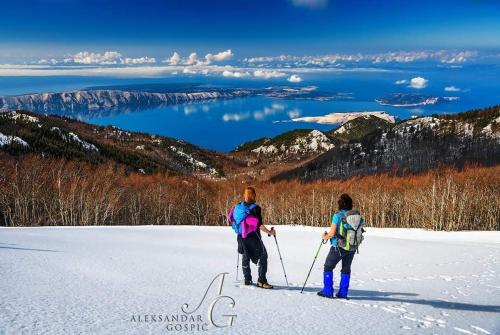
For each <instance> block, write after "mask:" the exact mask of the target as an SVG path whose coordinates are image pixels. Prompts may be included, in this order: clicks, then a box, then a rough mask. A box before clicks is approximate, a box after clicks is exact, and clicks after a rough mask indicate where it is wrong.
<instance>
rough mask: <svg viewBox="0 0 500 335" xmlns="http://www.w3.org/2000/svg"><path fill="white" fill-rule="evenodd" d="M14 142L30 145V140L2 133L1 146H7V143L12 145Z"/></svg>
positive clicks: (0, 137) (24, 145)
mask: <svg viewBox="0 0 500 335" xmlns="http://www.w3.org/2000/svg"><path fill="white" fill-rule="evenodd" d="M12 143H17V144H19V145H22V146H23V147H28V146H29V145H28V142H26V141H25V140H23V139H22V138H20V137H17V136H12V135H4V134H2V133H0V147H3V146H6V145H11V144H12Z"/></svg>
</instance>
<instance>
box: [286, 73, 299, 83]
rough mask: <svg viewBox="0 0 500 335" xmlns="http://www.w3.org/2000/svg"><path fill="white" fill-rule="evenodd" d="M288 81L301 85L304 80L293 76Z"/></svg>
mask: <svg viewBox="0 0 500 335" xmlns="http://www.w3.org/2000/svg"><path fill="white" fill-rule="evenodd" d="M287 80H288V81H289V82H291V83H300V82H301V81H302V78H301V77H300V76H298V75H296V74H292V75H291V76H290V77H288V79H287Z"/></svg>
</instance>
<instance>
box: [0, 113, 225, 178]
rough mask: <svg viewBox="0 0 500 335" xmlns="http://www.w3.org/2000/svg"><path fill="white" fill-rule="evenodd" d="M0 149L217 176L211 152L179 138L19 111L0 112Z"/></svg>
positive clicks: (138, 168) (137, 168)
mask: <svg viewBox="0 0 500 335" xmlns="http://www.w3.org/2000/svg"><path fill="white" fill-rule="evenodd" d="M0 150H2V151H6V152H8V153H10V154H13V155H15V156H20V155H23V154H35V155H39V156H42V157H64V158H65V159H67V160H84V161H91V162H94V163H97V162H106V161H114V162H116V163H118V164H122V165H123V166H125V167H127V168H131V169H133V170H134V171H136V172H141V173H154V172H173V173H174V174H181V175H193V174H194V175H200V176H206V177H210V178H217V177H221V176H223V170H222V168H221V167H220V165H219V163H218V162H219V159H218V158H217V157H215V155H214V154H213V153H212V152H209V151H206V150H203V149H201V148H198V147H196V146H194V145H192V144H189V143H186V142H184V141H179V140H175V139H172V138H168V137H163V136H156V135H149V134H143V133H135V132H126V131H123V130H121V129H119V128H116V127H113V126H109V127H99V126H95V125H90V124H87V123H84V122H80V121H76V120H71V119H65V118H61V117H58V116H45V115H37V114H34V113H30V112H25V111H12V112H0Z"/></svg>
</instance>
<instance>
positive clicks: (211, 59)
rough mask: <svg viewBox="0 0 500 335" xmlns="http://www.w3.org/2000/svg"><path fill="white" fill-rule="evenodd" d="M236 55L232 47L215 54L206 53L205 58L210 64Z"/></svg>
mask: <svg viewBox="0 0 500 335" xmlns="http://www.w3.org/2000/svg"><path fill="white" fill-rule="evenodd" d="M233 56H234V54H233V52H232V51H231V49H229V50H226V51H221V52H219V53H216V54H215V55H212V54H211V53H208V54H206V55H205V60H206V62H207V63H208V64H210V63H212V62H214V61H215V62H222V61H225V60H229V59H231V58H232V57H233Z"/></svg>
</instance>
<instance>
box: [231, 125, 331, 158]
mask: <svg viewBox="0 0 500 335" xmlns="http://www.w3.org/2000/svg"><path fill="white" fill-rule="evenodd" d="M334 146H335V144H334V141H333V140H332V139H331V138H329V137H328V136H326V135H325V134H324V133H322V132H321V131H319V130H309V129H297V130H292V131H288V132H285V133H283V134H280V135H278V136H276V137H264V138H261V139H258V140H255V141H252V142H247V143H243V144H242V145H240V146H239V147H237V148H236V149H234V150H233V153H235V154H238V155H239V156H240V157H242V156H247V157H249V158H251V159H254V160H255V161H260V162H271V161H287V160H301V159H304V158H308V157H311V156H313V155H318V154H320V153H323V152H326V151H328V150H330V149H332V148H333V147H334Z"/></svg>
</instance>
